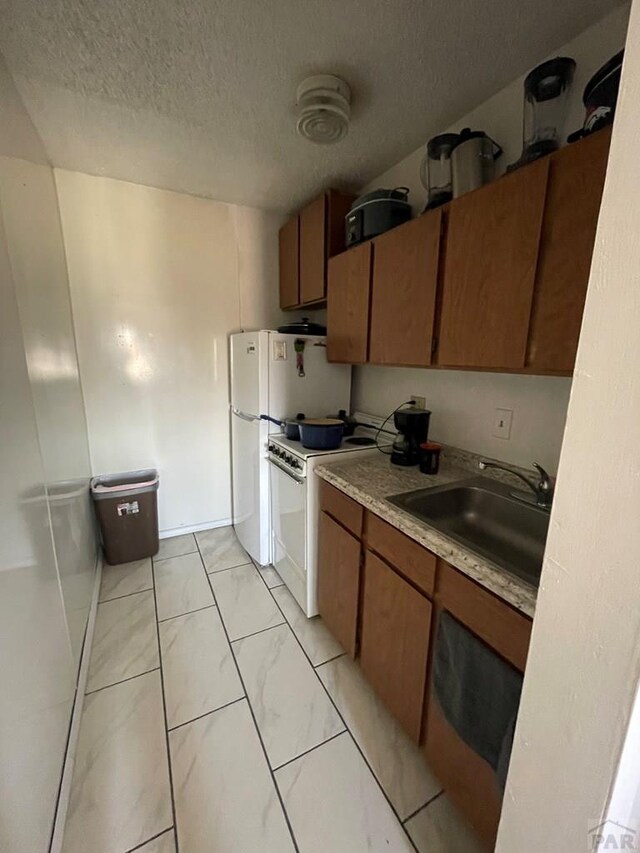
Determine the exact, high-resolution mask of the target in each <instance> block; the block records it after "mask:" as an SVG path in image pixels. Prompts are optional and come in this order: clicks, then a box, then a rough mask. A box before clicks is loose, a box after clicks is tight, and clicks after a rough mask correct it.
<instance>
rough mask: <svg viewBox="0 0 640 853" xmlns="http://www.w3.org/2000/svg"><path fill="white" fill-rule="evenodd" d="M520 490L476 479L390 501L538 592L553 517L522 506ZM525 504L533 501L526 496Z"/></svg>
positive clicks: (528, 505)
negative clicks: (545, 547) (518, 495)
mask: <svg viewBox="0 0 640 853" xmlns="http://www.w3.org/2000/svg"><path fill="white" fill-rule="evenodd" d="M512 493H516V494H519V492H518V491H517V490H516V489H513V488H512V487H510V486H508V485H506V484H504V483H500V482H498V481H497V480H490V479H488V478H486V477H475V478H473V479H470V480H462V481H460V482H457V483H450V484H449V485H446V486H438V487H436V488H433V489H419V490H418V491H416V492H405V493H403V494H401V495H394V496H393V497H390V498H387V500H388V501H389V502H390V503H392V504H395V506H398V507H401V509H404V510H405V511H406V512H408V513H409V514H410V515H413V516H415V517H416V518H418V519H420V520H421V521H425V522H427V524H429V525H431V526H432V527H435V528H436V529H437V530H439V531H441V532H442V533H444V534H446V535H447V536H449V537H450V538H451V539H454V540H455V541H456V542H459V543H460V544H461V545H464V546H465V547H467V548H469V549H470V550H471V551H474V552H475V553H477V554H479V555H480V556H482V557H485V558H486V559H488V560H491V561H492V562H493V563H496V564H497V565H498V566H500V567H501V568H503V569H505V570H506V571H508V572H510V573H511V574H513V575H516V577H519V578H521V579H522V580H524V581H526V582H527V583H530V584H532V585H534V586H538V584H539V582H540V572H541V571H542V558H543V555H544V546H545V542H546V541H547V530H548V527H549V513H548V512H547V511H546V510H544V509H540V508H538V507H537V506H534V505H530V504H527V503H523V502H522V501H520V500H518V499H517V498H515V497H512ZM521 494H522V496H523V497H524V498H527V497H528V495H527V493H526V492H522V493H521Z"/></svg>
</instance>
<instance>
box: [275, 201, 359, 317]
mask: <svg viewBox="0 0 640 853" xmlns="http://www.w3.org/2000/svg"><path fill="white" fill-rule="evenodd" d="M353 198H354V197H353V196H352V195H346V194H344V193H339V192H337V191H336V190H327V192H325V193H323V194H322V195H321V196H319V197H318V198H317V199H315V200H314V201H312V202H311V203H310V204H308V205H307V206H306V207H305V208H303V210H301V211H300V213H299V214H297V215H296V216H294V217H292V218H291V219H290V220H289V221H288V222H285V224H284V225H283V226H282V228H281V229H280V307H281V308H282V309H284V310H291V309H294V308H300V307H302V306H304V305H310V306H315V307H318V306H320V305H322V304H324V302H325V301H326V297H327V261H328V259H329V258H330V257H331V256H332V255H336V254H338V253H339V252H342V251H343V250H344V234H345V225H344V218H345V216H346V214H347V212H348V210H349V208H350V206H351V203H352V202H353Z"/></svg>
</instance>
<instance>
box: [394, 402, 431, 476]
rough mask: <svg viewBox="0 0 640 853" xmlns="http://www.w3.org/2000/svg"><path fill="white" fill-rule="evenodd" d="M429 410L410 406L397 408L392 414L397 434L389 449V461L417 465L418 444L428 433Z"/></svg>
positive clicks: (397, 463) (396, 463)
mask: <svg viewBox="0 0 640 853" xmlns="http://www.w3.org/2000/svg"><path fill="white" fill-rule="evenodd" d="M430 417H431V412H429V411H427V410H426V409H419V408H418V407H417V406H410V407H409V408H407V409H398V411H397V412H396V413H395V414H394V416H393V422H394V424H395V427H396V429H397V430H398V435H397V436H396V439H395V441H394V442H393V447H392V449H391V461H392V462H393V464H394V465H404V466H408V465H417V464H418V462H419V452H420V445H421V444H422V443H423V442H425V441H426V440H427V435H428V433H429V418H430Z"/></svg>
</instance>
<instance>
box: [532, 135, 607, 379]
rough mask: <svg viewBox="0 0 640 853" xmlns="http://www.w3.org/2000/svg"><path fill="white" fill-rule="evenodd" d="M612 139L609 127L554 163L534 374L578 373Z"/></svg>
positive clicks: (535, 314) (536, 302) (538, 288)
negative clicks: (578, 359) (583, 326)
mask: <svg viewBox="0 0 640 853" xmlns="http://www.w3.org/2000/svg"><path fill="white" fill-rule="evenodd" d="M610 141H611V130H610V128H607V129H606V130H602V131H600V132H598V133H594V134H593V136H589V137H587V138H586V139H583V140H581V141H580V142H576V143H575V144H573V145H569V146H567V147H566V148H563V149H562V150H561V151H558V152H557V154H554V155H553V157H552V158H551V162H550V164H549V187H548V190H547V200H546V204H545V211H544V221H543V225H542V238H541V241H540V257H539V260H538V270H537V274H536V285H535V292H534V298H533V310H532V314H531V328H530V331H529V346H528V352H527V367H531V368H533V369H534V370H541V371H546V370H558V371H564V372H567V373H569V372H571V371H572V370H573V365H574V362H575V359H576V350H577V348H578V338H579V336H580V326H581V323H582V312H583V309H584V301H585V297H586V295H587V284H588V283H589V270H590V269H591V255H592V253H593V244H594V241H595V236H596V226H597V224H598V213H599V212H600V201H601V198H602V189H603V187H604V177H605V172H606V170H607V159H608V156H609V143H610Z"/></svg>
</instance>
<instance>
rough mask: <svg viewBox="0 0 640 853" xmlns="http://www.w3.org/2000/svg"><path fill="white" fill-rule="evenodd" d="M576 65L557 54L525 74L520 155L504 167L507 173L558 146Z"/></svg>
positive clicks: (568, 58) (569, 58) (567, 58)
mask: <svg viewBox="0 0 640 853" xmlns="http://www.w3.org/2000/svg"><path fill="white" fill-rule="evenodd" d="M575 68H576V63H575V60H573V59H572V58H571V57H570V56H557V57H556V58H555V59H548V60H547V61H546V62H543V63H542V64H541V65H537V66H536V67H535V68H534V69H532V70H531V71H530V72H529V73H528V74H527V76H526V77H525V81H524V110H523V116H522V137H523V138H522V154H521V155H520V158H519V159H518V160H516V162H515V163H511V165H510V166H508V167H507V172H512V171H514V169H519V168H520V166H524V165H526V164H527V163H531V162H533V161H534V160H537V159H538V158H539V157H544V156H545V155H546V154H551V153H552V152H553V151H556V150H557V149H558V148H559V147H560V142H561V139H560V136H561V130H562V127H563V124H564V121H565V118H566V113H567V102H568V97H569V90H570V88H571V82H572V80H573V73H574V71H575Z"/></svg>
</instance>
